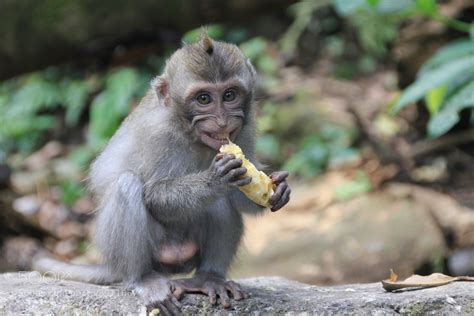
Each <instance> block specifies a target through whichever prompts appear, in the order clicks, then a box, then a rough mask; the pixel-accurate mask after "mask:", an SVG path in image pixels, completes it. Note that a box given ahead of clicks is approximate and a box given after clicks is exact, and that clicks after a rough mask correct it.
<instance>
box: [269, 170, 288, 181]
mask: <svg viewBox="0 0 474 316" xmlns="http://www.w3.org/2000/svg"><path fill="white" fill-rule="evenodd" d="M288 175H289V173H288V171H277V172H274V173H272V174H271V175H270V179H272V182H273V183H280V182H282V181H283V180H285V179H286V178H287V177H288Z"/></svg>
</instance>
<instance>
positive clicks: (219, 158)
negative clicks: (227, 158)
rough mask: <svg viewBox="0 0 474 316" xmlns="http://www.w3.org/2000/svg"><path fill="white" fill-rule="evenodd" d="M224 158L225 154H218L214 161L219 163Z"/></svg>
mask: <svg viewBox="0 0 474 316" xmlns="http://www.w3.org/2000/svg"><path fill="white" fill-rule="evenodd" d="M223 157H224V154H223V153H218V154H217V155H216V156H215V157H214V161H219V160H221V159H222V158H223Z"/></svg>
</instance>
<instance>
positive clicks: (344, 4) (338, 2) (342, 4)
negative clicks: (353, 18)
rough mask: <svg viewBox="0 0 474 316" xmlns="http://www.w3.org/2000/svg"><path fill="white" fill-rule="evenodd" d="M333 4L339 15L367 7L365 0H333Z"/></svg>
mask: <svg viewBox="0 0 474 316" xmlns="http://www.w3.org/2000/svg"><path fill="white" fill-rule="evenodd" d="M333 5H334V8H335V9H336V12H337V14H339V15H341V16H347V15H349V14H352V13H353V12H355V11H357V10H359V9H362V8H366V7H367V3H366V1H365V0H333Z"/></svg>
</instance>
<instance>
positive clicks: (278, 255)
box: [231, 185, 447, 284]
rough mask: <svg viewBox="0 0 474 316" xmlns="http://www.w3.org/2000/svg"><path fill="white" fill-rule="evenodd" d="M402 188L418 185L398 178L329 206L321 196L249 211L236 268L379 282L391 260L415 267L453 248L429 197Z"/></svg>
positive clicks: (398, 267) (317, 280)
mask: <svg viewBox="0 0 474 316" xmlns="http://www.w3.org/2000/svg"><path fill="white" fill-rule="evenodd" d="M397 188H403V189H405V188H406V189H408V190H410V192H411V191H413V190H414V188H411V187H410V188H407V187H405V186H401V185H400V186H393V187H389V188H387V189H384V190H382V191H378V192H373V193H370V194H366V195H363V196H359V197H356V198H353V199H351V200H349V201H344V202H334V203H332V204H331V205H330V206H328V207H325V208H322V209H321V208H319V207H318V204H317V203H316V202H314V204H316V206H315V207H312V206H311V203H308V204H307V205H308V206H309V207H308V208H307V209H306V210H303V209H301V208H300V209H293V208H291V207H290V204H291V203H292V202H290V204H289V206H288V208H287V209H283V210H282V211H280V212H277V213H272V214H268V215H266V216H265V217H259V218H247V219H246V224H247V225H246V226H247V231H246V233H245V236H244V248H243V249H242V251H241V253H240V256H239V257H238V258H239V259H238V263H237V264H236V265H235V267H234V268H233V269H232V273H231V276H232V277H235V278H243V277H252V276H255V275H260V276H271V275H280V276H284V277H286V278H289V279H293V280H298V281H301V282H305V283H311V284H342V283H358V282H375V281H377V280H381V279H383V278H385V277H387V276H388V273H389V270H390V269H391V268H392V269H394V270H395V271H396V272H397V273H399V274H400V275H411V274H413V273H414V272H415V271H416V269H417V268H419V267H420V266H422V265H424V264H426V263H431V262H433V261H434V260H436V259H437V258H440V257H441V256H443V255H444V254H446V253H447V247H446V244H445V240H444V238H443V232H442V231H441V230H440V228H439V226H438V224H437V223H436V222H435V221H434V220H433V216H432V215H431V213H430V212H429V209H428V207H427V205H426V204H424V203H421V202H420V201H419V200H416V199H414V198H412V197H411V196H403V195H402V194H401V193H399V192H398V190H396V189H397ZM400 190H401V189H400ZM312 195H315V194H314V193H310V196H312ZM430 196H431V198H432V199H434V198H435V196H434V195H430ZM293 198H294V200H295V201H296V202H298V197H297V196H296V195H295V196H294V197H293ZM301 200H303V199H301Z"/></svg>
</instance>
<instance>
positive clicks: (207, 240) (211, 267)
mask: <svg viewBox="0 0 474 316" xmlns="http://www.w3.org/2000/svg"><path fill="white" fill-rule="evenodd" d="M205 222H206V223H207V229H205V231H204V232H203V235H201V237H202V240H201V247H200V249H201V258H202V259H201V263H200V264H199V266H198V267H197V271H196V274H195V276H194V277H192V278H190V279H178V280H173V283H174V284H175V290H174V294H175V296H177V297H178V298H181V297H182V295H183V294H184V293H203V294H206V295H208V296H209V301H210V303H211V304H216V303H217V297H219V298H220V301H221V304H222V306H223V307H225V308H228V307H230V299H229V295H228V292H230V293H231V294H232V296H233V298H234V299H235V300H241V299H243V298H246V297H248V295H247V293H245V291H244V290H243V289H242V288H241V287H240V285H239V284H237V283H236V282H234V281H227V280H226V278H225V275H226V273H227V270H228V268H229V266H230V264H231V262H232V259H233V258H234V255H235V253H236V251H237V247H238V245H239V242H240V239H241V236H242V231H243V223H242V217H241V215H240V214H239V213H238V212H237V211H236V210H234V209H232V208H231V207H230V205H229V203H227V202H226V201H225V200H223V199H222V200H219V201H218V202H217V203H214V204H213V205H211V210H210V211H209V214H208V216H207V217H206V218H205Z"/></svg>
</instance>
